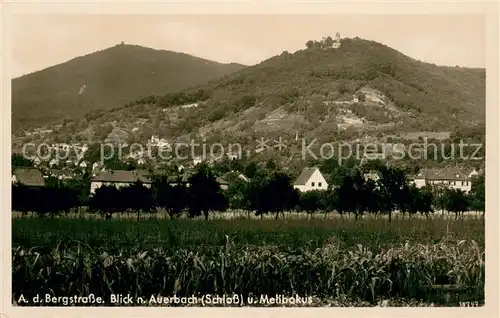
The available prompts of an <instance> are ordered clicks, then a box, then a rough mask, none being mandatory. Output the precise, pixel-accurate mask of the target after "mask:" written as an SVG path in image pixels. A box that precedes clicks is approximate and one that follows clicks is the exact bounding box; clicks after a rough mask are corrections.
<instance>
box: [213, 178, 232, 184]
mask: <svg viewBox="0 0 500 318" xmlns="http://www.w3.org/2000/svg"><path fill="white" fill-rule="evenodd" d="M216 180H217V183H218V184H229V182H227V181H226V180H224V179H222V178H219V177H217V178H216Z"/></svg>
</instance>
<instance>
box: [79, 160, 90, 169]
mask: <svg viewBox="0 0 500 318" xmlns="http://www.w3.org/2000/svg"><path fill="white" fill-rule="evenodd" d="M87 165H88V163H87V161H85V160H83V161H82V162H80V164H79V165H78V166H80V168H87Z"/></svg>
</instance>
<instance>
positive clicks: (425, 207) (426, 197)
mask: <svg viewBox="0 0 500 318" xmlns="http://www.w3.org/2000/svg"><path fill="white" fill-rule="evenodd" d="M408 194H409V195H408V199H409V200H408V202H407V209H406V210H407V211H408V212H409V213H410V214H416V213H418V212H420V213H422V214H425V215H426V216H428V215H429V213H430V212H434V210H433V208H432V202H433V193H432V188H431V187H430V186H426V187H424V188H421V189H419V188H417V187H416V186H415V185H411V186H409V187H408Z"/></svg>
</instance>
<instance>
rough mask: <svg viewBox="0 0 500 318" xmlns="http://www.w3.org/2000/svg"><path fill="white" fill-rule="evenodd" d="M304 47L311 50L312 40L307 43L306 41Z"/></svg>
mask: <svg viewBox="0 0 500 318" xmlns="http://www.w3.org/2000/svg"><path fill="white" fill-rule="evenodd" d="M306 47H307V48H308V49H312V48H314V41H313V40H309V41H307V42H306Z"/></svg>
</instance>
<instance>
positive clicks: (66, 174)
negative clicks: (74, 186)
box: [44, 169, 74, 180]
mask: <svg viewBox="0 0 500 318" xmlns="http://www.w3.org/2000/svg"><path fill="white" fill-rule="evenodd" d="M49 176H50V177H54V178H57V179H59V180H70V179H73V177H74V176H73V172H72V171H71V170H70V169H49V170H48V171H47V174H46V175H45V176H44V178H48V177H49Z"/></svg>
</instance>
